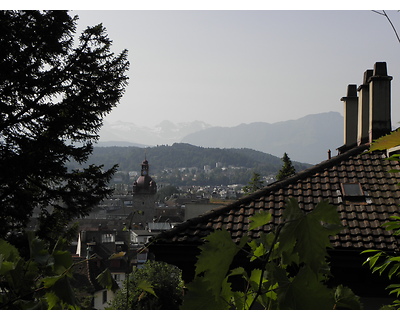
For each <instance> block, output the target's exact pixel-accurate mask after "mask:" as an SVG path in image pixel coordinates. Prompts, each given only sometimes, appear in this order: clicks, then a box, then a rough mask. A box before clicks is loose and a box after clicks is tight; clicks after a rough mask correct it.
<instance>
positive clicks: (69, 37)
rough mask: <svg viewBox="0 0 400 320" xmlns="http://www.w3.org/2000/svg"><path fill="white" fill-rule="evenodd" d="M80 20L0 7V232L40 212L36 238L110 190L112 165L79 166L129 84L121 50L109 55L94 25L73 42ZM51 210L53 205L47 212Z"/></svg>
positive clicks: (51, 233) (53, 232) (57, 231)
mask: <svg viewBox="0 0 400 320" xmlns="http://www.w3.org/2000/svg"><path fill="white" fill-rule="evenodd" d="M77 19H78V17H77V16H75V17H71V16H70V15H69V14H68V12H66V11H44V12H43V11H1V12H0V48H1V50H0V172H1V175H0V237H3V238H5V237H8V238H10V234H12V233H14V234H15V233H16V232H17V231H20V230H21V229H22V228H24V227H25V226H26V224H27V222H28V220H29V219H30V217H31V216H32V213H33V211H34V209H35V208H36V209H37V210H38V214H39V221H40V229H39V231H38V234H39V235H40V236H41V237H42V238H51V237H58V236H61V235H63V232H64V230H65V229H64V228H65V226H66V225H67V224H68V223H69V222H70V221H71V219H73V218H75V217H79V216H82V215H85V214H87V213H88V212H89V210H90V209H91V208H92V207H93V206H94V205H95V204H97V203H98V202H99V201H100V200H101V199H103V198H104V197H105V196H107V195H108V194H110V191H111V190H110V189H109V188H108V186H107V183H108V181H109V179H110V178H111V176H112V174H113V173H114V172H115V167H113V168H111V169H108V170H104V169H103V168H102V166H101V165H90V166H88V167H85V168H83V169H80V170H79V171H78V170H68V169H67V167H66V163H67V162H68V161H70V160H74V161H77V162H78V163H84V162H85V161H86V160H87V159H88V156H89V154H90V153H91V152H92V149H93V147H92V144H93V142H95V141H96V140H98V138H99V136H98V132H99V129H100V127H101V126H102V120H103V117H104V116H105V115H106V114H107V113H109V112H110V111H111V109H112V108H113V107H115V106H116V105H117V103H118V102H119V100H120V98H121V97H122V94H123V92H124V88H125V86H126V84H127V79H128V78H127V76H126V74H125V73H126V71H127V69H128V65H129V63H128V61H127V51H125V50H124V51H123V52H122V53H120V54H118V55H115V54H114V53H112V52H111V51H110V49H111V40H110V39H109V38H108V36H107V35H106V33H105V28H104V27H103V26H102V25H101V24H99V25H97V26H94V27H88V28H87V29H86V30H85V31H83V32H82V34H81V35H80V37H79V40H78V43H77V44H76V45H75V44H74V33H75V31H76V21H77ZM50 208H51V209H50Z"/></svg>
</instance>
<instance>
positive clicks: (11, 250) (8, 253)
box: [0, 239, 20, 261]
mask: <svg viewBox="0 0 400 320" xmlns="http://www.w3.org/2000/svg"><path fill="white" fill-rule="evenodd" d="M0 252H1V255H2V256H3V259H4V260H5V261H17V260H18V259H19V258H20V256H19V252H18V250H17V248H15V247H14V246H13V245H11V244H9V243H8V242H7V241H5V240H3V239H0Z"/></svg>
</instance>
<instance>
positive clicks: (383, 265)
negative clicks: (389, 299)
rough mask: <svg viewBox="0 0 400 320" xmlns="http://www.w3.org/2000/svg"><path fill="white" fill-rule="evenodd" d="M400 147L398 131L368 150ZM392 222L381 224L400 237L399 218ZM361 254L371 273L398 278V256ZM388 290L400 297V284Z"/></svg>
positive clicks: (397, 303)
mask: <svg viewBox="0 0 400 320" xmlns="http://www.w3.org/2000/svg"><path fill="white" fill-rule="evenodd" d="M399 145H400V130H399V129H397V130H396V131H393V132H391V133H390V134H388V135H386V136H383V137H380V138H379V139H377V140H375V141H374V142H373V143H372V144H371V146H370V149H369V152H373V151H376V150H386V149H390V148H393V147H397V146H399ZM388 160H391V161H399V160H400V155H399V154H395V155H392V156H391V157H389V158H388ZM392 172H400V170H392ZM391 219H393V220H392V221H387V222H385V223H384V224H382V227H384V228H385V229H386V230H387V231H392V232H393V235H394V236H398V235H400V217H398V216H391ZM362 253H364V254H372V255H370V256H369V257H368V258H367V259H366V261H365V262H364V264H368V265H369V267H370V269H371V270H372V272H377V273H379V274H380V275H383V274H386V275H387V276H388V278H389V279H392V278H398V277H399V276H400V256H398V255H397V254H391V253H388V252H385V251H382V250H365V251H363V252H362ZM387 289H390V292H389V293H390V294H395V295H396V297H397V298H399V296H400V284H391V285H389V286H388V287H387ZM385 308H397V309H400V300H399V299H396V300H394V302H393V304H392V305H389V306H386V307H385Z"/></svg>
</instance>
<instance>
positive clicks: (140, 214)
mask: <svg viewBox="0 0 400 320" xmlns="http://www.w3.org/2000/svg"><path fill="white" fill-rule="evenodd" d="M156 193H157V185H156V182H155V181H154V180H153V179H152V178H151V177H150V175H149V162H148V161H147V160H146V159H145V160H144V161H143V162H142V169H141V172H140V177H139V178H138V179H137V180H136V181H135V182H134V184H133V189H132V194H133V209H134V211H135V214H134V217H133V221H134V222H141V223H147V222H153V218H154V216H155V211H156V210H155V196H156Z"/></svg>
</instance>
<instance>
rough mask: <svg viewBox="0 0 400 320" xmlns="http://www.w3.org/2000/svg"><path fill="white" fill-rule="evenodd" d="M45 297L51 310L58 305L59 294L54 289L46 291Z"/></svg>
mask: <svg viewBox="0 0 400 320" xmlns="http://www.w3.org/2000/svg"><path fill="white" fill-rule="evenodd" d="M44 298H45V300H46V302H47V304H48V309H49V310H53V309H54V308H55V307H56V306H58V304H59V302H60V299H59V298H58V297H57V295H56V294H55V293H54V292H52V291H48V292H46V294H45V295H44Z"/></svg>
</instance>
